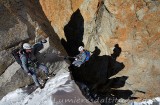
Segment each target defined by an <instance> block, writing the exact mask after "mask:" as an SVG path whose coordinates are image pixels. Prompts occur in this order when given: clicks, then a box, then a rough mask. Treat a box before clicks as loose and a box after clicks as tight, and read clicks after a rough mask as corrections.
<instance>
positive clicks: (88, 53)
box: [84, 50, 91, 62]
mask: <svg viewBox="0 0 160 105" xmlns="http://www.w3.org/2000/svg"><path fill="white" fill-rule="evenodd" d="M85 54H86V58H85V60H84V61H85V62H86V61H88V60H89V58H90V56H91V54H90V52H89V51H87V50H85Z"/></svg>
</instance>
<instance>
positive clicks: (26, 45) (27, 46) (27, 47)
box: [23, 43, 31, 50]
mask: <svg viewBox="0 0 160 105" xmlns="http://www.w3.org/2000/svg"><path fill="white" fill-rule="evenodd" d="M23 49H25V50H27V49H31V45H30V44H29V43H24V44H23Z"/></svg>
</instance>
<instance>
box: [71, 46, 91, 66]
mask: <svg viewBox="0 0 160 105" xmlns="http://www.w3.org/2000/svg"><path fill="white" fill-rule="evenodd" d="M78 51H79V52H80V53H79V54H78V55H77V56H76V57H74V58H75V61H74V62H73V63H72V64H73V65H74V66H77V67H80V66H81V65H82V64H83V63H85V62H86V61H88V60H89V58H90V52H89V51H87V50H85V49H84V48H83V46H80V47H79V48H78Z"/></svg>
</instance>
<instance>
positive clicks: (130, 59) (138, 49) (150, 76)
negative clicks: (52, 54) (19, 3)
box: [40, 0, 160, 98]
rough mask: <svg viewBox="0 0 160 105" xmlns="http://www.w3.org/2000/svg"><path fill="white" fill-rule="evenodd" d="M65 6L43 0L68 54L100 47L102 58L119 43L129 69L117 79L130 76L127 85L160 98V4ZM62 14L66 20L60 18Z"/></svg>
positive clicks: (98, 0) (144, 0) (108, 0)
mask: <svg viewBox="0 0 160 105" xmlns="http://www.w3.org/2000/svg"><path fill="white" fill-rule="evenodd" d="M62 2H63V1H61V2H57V1H52V2H51V1H43V0H40V3H41V6H42V8H43V10H44V13H45V14H46V16H47V17H48V19H49V20H50V21H51V23H52V26H53V27H54V29H56V32H57V33H58V35H59V37H60V38H63V39H65V41H63V42H65V44H64V45H67V44H68V46H69V47H70V48H67V47H66V46H65V47H66V50H69V51H67V52H68V54H70V53H71V52H72V51H73V52H75V51H76V50H77V47H78V45H80V44H79V43H80V42H82V43H83V44H84V46H85V48H86V49H88V50H90V51H93V50H94V48H95V46H98V48H99V49H100V51H101V54H100V55H105V54H107V55H110V54H112V53H113V49H114V45H115V44H117V43H118V44H119V46H120V48H121V49H122V52H121V54H120V55H119V57H118V58H117V61H119V62H123V63H124V65H125V68H124V69H123V70H122V71H121V72H119V73H118V74H117V76H124V75H127V76H129V78H128V80H127V81H128V82H129V83H131V84H133V88H135V89H139V88H140V89H142V90H145V91H146V94H145V97H154V96H157V95H159V94H160V93H159V92H155V91H154V90H157V89H158V87H159V84H156V83H158V82H159V77H158V75H159V73H160V71H159V69H158V68H160V66H159V65H160V63H159V62H160V59H159V58H160V43H159V42H160V39H159V25H160V22H159V20H160V16H159V12H160V2H159V1H158V0H140V1H124V0H120V1H115V0H81V1H80V2H79V3H77V4H76V5H75V2H73V1H72V0H65V4H66V5H64V3H62ZM57 4H58V6H57ZM53 5H56V6H53ZM72 7H74V9H73V8H72ZM78 9H79V10H78ZM56 10H57V11H56ZM62 14H63V16H62V18H57V15H58V16H60V17H61V15H62ZM69 17H70V20H69ZM75 20H76V21H75ZM67 22H68V24H67ZM81 27H82V28H81ZM63 29H64V32H63ZM65 29H68V31H66V30H65ZM80 30H81V31H80ZM76 38H79V40H77V39H76ZM75 40H76V41H75ZM72 49H73V50H72ZM70 50H72V51H70ZM71 55H72V54H71ZM73 55H75V53H74V54H73ZM86 75H87V74H86ZM88 75H89V74H88ZM135 77H136V78H135ZM148 83H150V85H148ZM153 86H154V87H153ZM143 87H144V89H143ZM125 88H126V87H125V86H124V89H125ZM130 88H131V87H130ZM151 91H152V92H151ZM151 93H152V94H151ZM135 97H136V95H135ZM141 98H142V97H141Z"/></svg>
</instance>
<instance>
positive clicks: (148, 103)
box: [131, 97, 160, 105]
mask: <svg viewBox="0 0 160 105" xmlns="http://www.w3.org/2000/svg"><path fill="white" fill-rule="evenodd" d="M154 103H156V104H154ZM131 105H160V97H156V98H154V99H148V100H145V101H142V102H132V103H131Z"/></svg>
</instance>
